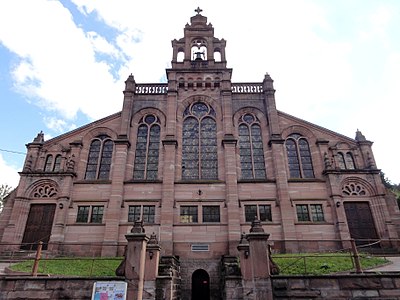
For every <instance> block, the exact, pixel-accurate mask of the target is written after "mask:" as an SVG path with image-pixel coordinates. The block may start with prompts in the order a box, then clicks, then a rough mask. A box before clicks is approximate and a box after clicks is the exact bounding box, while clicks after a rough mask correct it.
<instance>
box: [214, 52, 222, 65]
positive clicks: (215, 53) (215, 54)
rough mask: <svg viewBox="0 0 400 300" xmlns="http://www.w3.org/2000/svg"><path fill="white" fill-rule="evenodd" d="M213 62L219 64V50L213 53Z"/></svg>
mask: <svg viewBox="0 0 400 300" xmlns="http://www.w3.org/2000/svg"><path fill="white" fill-rule="evenodd" d="M214 61H215V62H221V52H220V51H219V50H215V51H214Z"/></svg>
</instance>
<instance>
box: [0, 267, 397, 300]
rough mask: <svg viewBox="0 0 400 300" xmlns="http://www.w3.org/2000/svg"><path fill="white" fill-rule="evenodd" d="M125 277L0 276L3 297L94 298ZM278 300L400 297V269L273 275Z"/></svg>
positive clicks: (16, 299)
mask: <svg viewBox="0 0 400 300" xmlns="http://www.w3.org/2000/svg"><path fill="white" fill-rule="evenodd" d="M113 280H115V281H121V280H123V279H122V278H118V277H112V278H110V277H105V278H96V279H93V278H91V279H90V278H81V277H80V278H63V277H37V278H32V277H15V276H2V277H0V299H8V300H25V299H43V300H46V299H52V300H57V299H64V300H65V299H74V300H86V299H88V300H90V298H91V294H92V288H93V283H94V282H95V281H113ZM272 286H273V295H274V299H275V300H283V299H285V300H286V299H290V300H297V299H302V300H304V299H315V300H319V299H328V300H329V299H332V300H344V299H346V300H349V299H364V300H366V299H380V300H395V299H399V300H400V273H393V274H361V275H359V274H347V275H331V276H273V277H272Z"/></svg>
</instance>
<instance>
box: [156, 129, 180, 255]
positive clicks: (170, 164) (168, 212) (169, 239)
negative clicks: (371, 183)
mask: <svg viewBox="0 0 400 300" xmlns="http://www.w3.org/2000/svg"><path fill="white" fill-rule="evenodd" d="M162 143H163V147H164V167H163V170H164V174H163V184H162V199H161V215H160V223H161V226H160V242H161V245H162V247H163V255H173V224H174V207H175V189H174V182H175V153H176V147H177V145H178V142H177V141H176V140H175V139H173V138H172V137H171V138H168V137H167V139H165V140H163V142H162Z"/></svg>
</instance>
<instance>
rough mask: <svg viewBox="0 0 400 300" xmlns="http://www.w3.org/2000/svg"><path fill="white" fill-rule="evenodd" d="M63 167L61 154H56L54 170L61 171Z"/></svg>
mask: <svg viewBox="0 0 400 300" xmlns="http://www.w3.org/2000/svg"><path fill="white" fill-rule="evenodd" d="M60 167H61V154H58V155H56V159H55V160H54V166H53V172H58V171H60Z"/></svg>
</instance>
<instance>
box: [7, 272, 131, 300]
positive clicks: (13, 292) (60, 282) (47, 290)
mask: <svg viewBox="0 0 400 300" xmlns="http://www.w3.org/2000/svg"><path fill="white" fill-rule="evenodd" d="M121 280H123V279H121V278H118V277H115V278H110V277H105V278H96V279H92V278H87V277H79V278H62V277H35V278H34V277H20V276H18V277H14V276H2V277H0V299H7V300H26V299H35V300H37V299H44V300H45V299H52V300H57V299H73V300H87V299H88V300H90V299H91V297H92V289H93V283H94V282H96V281H121Z"/></svg>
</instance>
